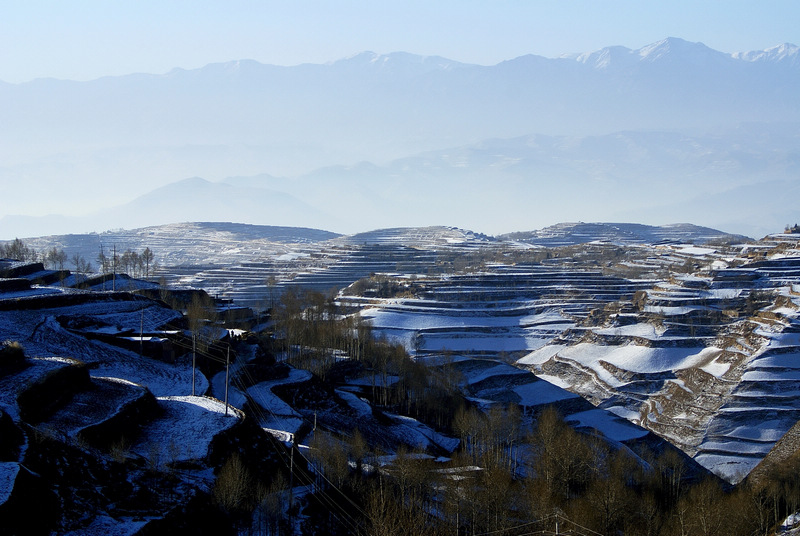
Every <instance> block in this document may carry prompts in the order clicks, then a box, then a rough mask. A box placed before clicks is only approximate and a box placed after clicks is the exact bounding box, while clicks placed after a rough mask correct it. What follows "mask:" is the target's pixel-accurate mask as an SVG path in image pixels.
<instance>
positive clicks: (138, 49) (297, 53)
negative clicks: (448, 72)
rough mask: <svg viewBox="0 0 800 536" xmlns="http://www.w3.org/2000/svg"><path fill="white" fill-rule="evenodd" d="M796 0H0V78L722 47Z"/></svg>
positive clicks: (767, 33)
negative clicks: (376, 56) (665, 43)
mask: <svg viewBox="0 0 800 536" xmlns="http://www.w3.org/2000/svg"><path fill="white" fill-rule="evenodd" d="M798 20H800V2H797V1H796V0H759V1H755V0H748V1H743V0H703V1H697V0H670V1H669V2H667V1H649V0H602V1H601V0H538V1H534V0H528V1H523V0H515V1H510V0H480V1H478V0H436V1H431V0H403V1H397V0H390V1H381V0H336V1H333V0H329V1H323V0H293V1H287V0H281V1H272V0H226V1H222V0H218V1H211V0H168V1H164V0H136V1H132V0H114V1H110V0H102V1H101V0H72V1H70V2H64V1H63V0H51V1H42V0H0V80H2V81H5V82H9V83H21V82H26V81H29V80H32V79H35V78H43V77H52V78H60V79H68V80H91V79H95V78H99V77H102V76H114V75H123V74H130V73H136V72H145V73H165V72H168V71H170V70H171V69H173V68H175V67H180V68H184V69H192V68H198V67H201V66H203V65H206V64H208V63H215V62H225V61H230V60H238V59H254V60H257V61H259V62H262V63H271V64H276V65H297V64H300V63H324V62H328V61H334V60H337V59H341V58H344V57H348V56H351V55H354V54H357V53H359V52H363V51H365V50H370V51H373V52H377V53H382V54H383V53H389V52H395V51H405V52H411V53H415V54H423V55H439V56H444V57H446V58H449V59H452V60H457V61H462V62H467V63H477V64H482V65H494V64H496V63H499V62H501V61H504V60H507V59H512V58H515V57H518V56H521V55H524V54H537V55H541V56H545V57H556V56H559V55H561V54H569V53H577V52H587V51H593V50H597V49H600V48H603V47H605V46H610V45H622V46H626V47H628V48H632V49H637V48H640V47H642V46H645V45H648V44H650V43H652V42H655V41H658V40H660V39H663V38H665V37H680V38H682V39H686V40H688V41H699V42H703V43H705V44H706V45H707V46H709V47H711V48H713V49H716V50H720V51H723V52H740V51H749V50H761V49H765V48H769V47H771V46H774V45H778V44H781V43H784V42H791V43H794V44H798V43H800V24H797V21H798Z"/></svg>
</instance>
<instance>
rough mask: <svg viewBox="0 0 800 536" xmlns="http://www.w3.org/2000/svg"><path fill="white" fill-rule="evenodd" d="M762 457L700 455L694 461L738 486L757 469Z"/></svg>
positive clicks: (704, 453) (716, 454) (733, 454)
mask: <svg viewBox="0 0 800 536" xmlns="http://www.w3.org/2000/svg"><path fill="white" fill-rule="evenodd" d="M761 459H762V456H757V457H753V458H747V457H744V456H742V455H741V454H736V453H731V454H724V453H722V454H720V453H706V452H703V453H700V454H698V455H697V456H695V457H694V460H695V461H696V462H697V463H699V464H700V465H702V466H703V467H708V468H711V470H712V471H713V472H714V474H716V475H717V476H719V477H720V478H722V479H724V480H727V481H728V482H730V483H732V484H736V483H737V482H739V481H740V480H741V479H742V478H744V477H745V476H746V475H747V474H748V473H749V472H750V471H752V470H753V468H755V466H756V465H758V463H759V462H760V461H761Z"/></svg>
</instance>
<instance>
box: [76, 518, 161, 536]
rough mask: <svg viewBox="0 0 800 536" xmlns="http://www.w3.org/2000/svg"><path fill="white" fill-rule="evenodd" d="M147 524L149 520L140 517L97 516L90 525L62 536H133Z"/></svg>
mask: <svg viewBox="0 0 800 536" xmlns="http://www.w3.org/2000/svg"><path fill="white" fill-rule="evenodd" d="M148 522H150V519H148V518H142V517H136V518H121V519H115V518H113V517H109V516H105V515H98V516H96V517H95V518H94V519H93V520H92V523H91V524H90V525H88V526H86V527H81V528H80V529H78V530H76V531H69V532H65V533H63V536H85V535H94V534H97V535H98V536H133V535H135V534H138V533H139V531H140V530H142V527H144V526H145V525H146V524H147V523H148Z"/></svg>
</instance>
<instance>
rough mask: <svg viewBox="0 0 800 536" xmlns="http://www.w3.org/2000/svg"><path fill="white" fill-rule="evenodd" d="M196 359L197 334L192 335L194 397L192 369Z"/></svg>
mask: <svg viewBox="0 0 800 536" xmlns="http://www.w3.org/2000/svg"><path fill="white" fill-rule="evenodd" d="M196 359H197V334H196V333H192V396H194V367H195V362H196Z"/></svg>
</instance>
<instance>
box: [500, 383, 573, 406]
mask: <svg viewBox="0 0 800 536" xmlns="http://www.w3.org/2000/svg"><path fill="white" fill-rule="evenodd" d="M513 391H514V392H515V393H517V395H519V397H520V401H519V404H520V405H521V406H537V405H539V404H552V403H554V402H560V401H562V400H568V399H571V398H578V395H576V394H574V393H570V392H569V391H567V390H565V389H563V388H561V387H558V386H556V385H553V384H552V383H550V382H547V381H544V380H541V379H540V380H537V381H533V382H531V383H527V384H525V385H520V386H518V387H514V389H513Z"/></svg>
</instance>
